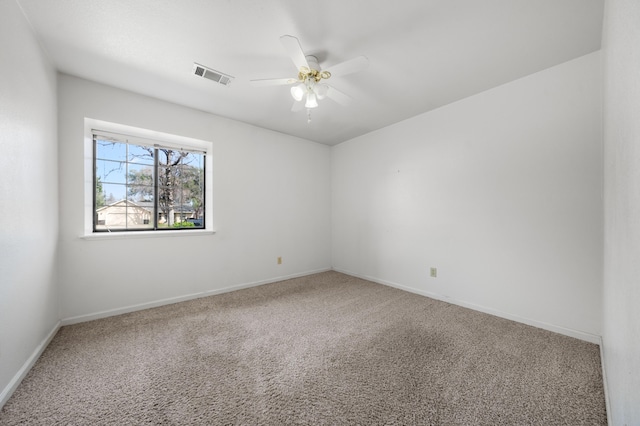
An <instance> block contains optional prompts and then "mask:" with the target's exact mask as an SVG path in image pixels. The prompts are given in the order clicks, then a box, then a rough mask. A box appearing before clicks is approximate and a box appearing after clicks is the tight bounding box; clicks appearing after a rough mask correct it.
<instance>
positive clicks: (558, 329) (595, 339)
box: [333, 268, 601, 344]
mask: <svg viewBox="0 0 640 426" xmlns="http://www.w3.org/2000/svg"><path fill="white" fill-rule="evenodd" d="M333 270H334V271H336V272H340V273H343V274H347V275H351V276H354V277H358V278H362V279H363V280H368V281H373V282H374V283H378V284H382V285H386V286H389V287H395V288H398V289H400V290H404V291H408V292H410V293H415V294H419V295H421V296H426V297H430V298H432V299H436V300H441V301H443V302H447V303H451V304H454V305H458V306H462V307H464V308H469V309H473V310H474V311H479V312H484V313H485V314H490V315H495V316H497V317H500V318H505V319H508V320H511V321H516V322H520V323H523V324H526V325H530V326H532V327H537V328H542V329H544V330H548V331H553V332H554V333H558V334H563V335H565V336H569V337H574V338H576V339H580V340H584V341H586V342H589V343H595V344H600V343H601V338H600V336H598V335H596V334H590V333H586V332H584V331H579V330H573V329H570V328H566V327H562V326H559V325H554V324H549V323H546V322H542V321H537V320H533V319H530V318H524V317H521V316H518V315H514V314H510V313H507V312H502V311H498V310H496V309H492V308H488V307H486V306H481V305H476V304H475V303H470V302H466V301H464V300H458V299H452V298H450V297H446V296H444V295H441V294H437V293H432V292H429V291H424V290H419V289H416V288H412V287H407V286H404V285H402V284H398V283H394V282H392V281H386V280H381V279H379V278H376V277H370V276H367V275H362V274H357V273H355V272H351V271H347V270H343V269H340V268H333Z"/></svg>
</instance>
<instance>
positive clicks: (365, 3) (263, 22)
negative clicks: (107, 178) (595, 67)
mask: <svg viewBox="0 0 640 426" xmlns="http://www.w3.org/2000/svg"><path fill="white" fill-rule="evenodd" d="M603 1H604V0H397V1H388V0H348V1H347V0H325V1H323V2H317V1H308V0H298V1H291V0H281V1H275V0H233V1H232V0H108V1H105V0H18V3H19V4H20V5H21V7H22V9H23V11H24V13H25V15H26V16H27V19H28V20H29V21H30V23H31V25H32V26H33V28H34V30H35V31H36V33H37V35H38V37H39V38H40V40H41V43H42V45H43V47H44V49H45V50H46V51H47V52H48V55H49V56H50V58H51V60H52V61H53V62H54V64H55V66H56V67H57V69H58V70H59V71H61V72H64V73H68V74H72V75H76V76H79V77H83V78H86V79H89V80H94V81H97V82H100V83H105V84H108V85H111V86H115V87H119V88H123V89H127V90H131V91H134V92H138V93H142V94H144V95H148V96H152V97H155V98H158V99H163V100H166V101H170V102H174V103H177V104H181V105H185V106H189V107H192V108H196V109H200V110H203V111H207V112H211V113H213V114H217V115H220V116H224V117H228V118H232V119H235V120H239V121H243V122H246V123H251V124H254V125H256V126H260V127H264V128H268V129H272V130H276V131H279V132H282V133H286V134H291V135H295V136H299V137H302V138H306V139H309V140H312V141H316V142H320V143H325V144H329V145H334V144H337V143H340V142H343V141H345V140H348V139H351V138H353V137H356V136H359V135H362V134H365V133H368V132H370V131H373V130H375V129H378V128H381V127H384V126H387V125H389V124H392V123H395V122H398V121H401V120H404V119H407V118H409V117H412V116H415V115H417V114H420V113H423V112H426V111H429V110H432V109H434V108H438V107H440V106H442V105H446V104H448V103H451V102H454V101H456V100H459V99H462V98H465V97H467V96H471V95H473V94H476V93H479V92H482V91H484V90H487V89H490V88H492V87H495V86H498V85H500V84H504V83H506V82H508V81H512V80H515V79H518V78H520V77H524V76H526V75H528V74H531V73H534V72H537V71H540V70H543V69H545V68H548V67H551V66H554V65H556V64H559V63H562V62H565V61H568V60H571V59H574V58H577V57H579V56H582V55H585V54H587V53H590V52H593V51H596V50H598V49H600V41H601V31H602V14H603ZM284 34H290V35H293V36H296V37H297V38H298V39H299V40H300V43H301V45H302V47H303V48H304V50H305V52H306V53H307V54H314V55H316V56H317V57H318V59H319V62H320V65H321V66H322V67H323V68H327V67H329V66H331V65H333V64H337V63H339V62H342V61H345V60H348V59H351V58H353V57H356V56H359V55H364V56H366V57H368V58H369V67H368V68H367V69H366V70H364V71H362V72H360V73H358V74H351V75H346V76H340V77H335V78H331V79H330V80H329V83H330V84H331V85H332V86H333V87H335V88H336V89H339V90H340V91H342V92H344V93H347V94H349V95H350V96H351V97H353V98H354V100H353V102H352V103H351V104H350V105H349V106H347V107H344V106H340V105H338V104H336V103H335V102H333V101H332V100H331V99H324V100H322V101H320V106H319V107H318V108H316V109H314V110H312V112H311V114H312V115H311V117H312V121H311V123H307V117H306V111H305V110H302V111H299V112H295V113H294V112H291V106H292V104H293V99H292V98H291V95H290V93H289V88H288V87H287V86H275V87H260V88H256V87H253V86H251V85H250V84H249V81H250V80H252V79H262V78H279V77H295V76H296V75H297V71H296V69H295V67H294V65H293V63H292V61H291V60H290V59H289V57H288V56H287V54H286V53H285V50H284V49H283V47H282V45H281V44H280V41H279V37H280V36H281V35H284ZM194 62H198V63H200V64H203V65H206V66H208V67H211V68H214V69H216V70H219V71H222V72H224V73H227V74H230V75H232V76H234V77H235V79H234V80H233V82H232V84H231V85H229V86H226V87H225V86H221V85H218V84H215V83H213V82H211V81H209V80H206V79H202V78H198V77H196V76H194V75H193V74H192V66H193V63H194Z"/></svg>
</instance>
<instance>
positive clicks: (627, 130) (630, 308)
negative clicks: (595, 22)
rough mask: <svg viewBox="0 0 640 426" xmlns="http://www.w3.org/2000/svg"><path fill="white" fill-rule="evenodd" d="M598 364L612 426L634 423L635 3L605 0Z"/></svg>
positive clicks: (638, 185) (639, 143)
mask: <svg viewBox="0 0 640 426" xmlns="http://www.w3.org/2000/svg"><path fill="white" fill-rule="evenodd" d="M603 46H604V49H603V52H604V64H605V75H604V78H605V80H604V81H605V86H604V87H605V91H604V94H605V95H604V106H605V108H604V110H605V114H604V143H605V154H604V157H605V163H604V164H605V167H604V178H605V204H604V206H605V226H604V232H605V243H604V335H603V341H604V345H603V346H604V361H605V367H606V373H607V382H608V388H609V396H610V401H611V415H612V417H613V424H615V425H637V424H640V54H639V52H640V50H639V46H640V3H639V2H637V1H630V0H608V1H607V2H606V8H605V25H604V31H603Z"/></svg>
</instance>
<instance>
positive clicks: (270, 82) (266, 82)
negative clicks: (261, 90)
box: [250, 78, 298, 87]
mask: <svg viewBox="0 0 640 426" xmlns="http://www.w3.org/2000/svg"><path fill="white" fill-rule="evenodd" d="M297 82H298V80H297V79H295V78H266V79H263V80H251V81H250V83H251V85H252V86H254V87H265V86H284V85H286V84H293V83H297Z"/></svg>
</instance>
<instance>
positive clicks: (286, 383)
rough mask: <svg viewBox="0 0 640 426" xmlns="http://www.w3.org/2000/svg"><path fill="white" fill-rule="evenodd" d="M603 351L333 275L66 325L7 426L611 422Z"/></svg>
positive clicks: (0, 417)
mask: <svg viewBox="0 0 640 426" xmlns="http://www.w3.org/2000/svg"><path fill="white" fill-rule="evenodd" d="M606 423H607V419H606V411H605V400H604V392H603V382H602V374H601V367H600V353H599V347H598V346H597V345H594V344H591V343H587V342H584V341H581V340H577V339H574V338H570V337H566V336H562V335H559V334H555V333H552V332H549V331H546V330H542V329H538V328H534V327H530V326H527V325H523V324H520V323H516V322H513V321H509V320H505V319H502V318H498V317H495V316H492V315H487V314H484V313H480V312H476V311H473V310H469V309H465V308H462V307H459V306H456V305H451V304H448V303H445V302H441V301H437V300H433V299H430V298H427V297H423V296H419V295H416V294H412V293H408V292H405V291H401V290H398V289H395V288H391V287H387V286H383V285H379V284H375V283H372V282H369V281H365V280H362V279H358V278H354V277H351V276H348V275H344V274H341V273H337V272H333V271H331V272H324V273H320V274H315V275H311V276H306V277H302V278H296V279H292V280H287V281H282V282H278V283H273V284H268V285H263V286H259V287H254V288H249V289H244V290H239V291H234V292H230V293H225V294H221V295H216V296H210V297H206V298H201V299H196V300H192V301H188V302H182V303H176V304H173V305H167V306H162V307H159V308H154V309H148V310H144V311H138V312H134V313H130V314H125V315H120V316H116V317H111V318H106V319H101V320H96V321H90V322H86V323H81V324H76V325H71V326H65V327H62V328H61V329H60V330H59V331H58V333H57V334H56V336H55V337H54V339H53V340H52V342H51V343H50V345H49V346H48V347H47V349H46V350H45V352H44V353H43V355H42V356H41V357H40V359H39V360H38V361H37V362H36V364H35V365H34V367H33V368H32V369H31V371H30V372H29V374H28V375H27V377H26V378H25V379H24V381H23V382H22V384H21V385H20V386H19V387H18V389H17V390H16V392H15V393H14V394H13V396H12V397H11V399H10V400H9V401H8V402H7V404H6V405H5V406H4V407H3V409H2V410H1V411H0V424H2V425H17V424H29V425H57V424H64V425H94V424H95V425H125V424H158V425H160V424H162V425H183V424H208V425H209V424H211V425H394V424H398V425H606Z"/></svg>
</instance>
